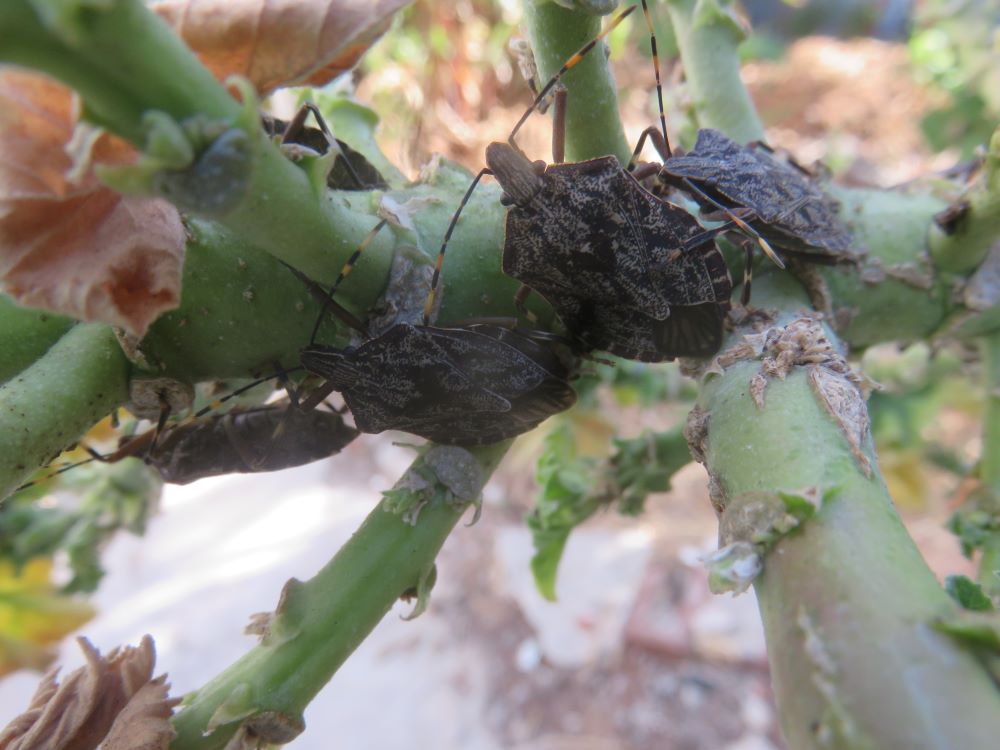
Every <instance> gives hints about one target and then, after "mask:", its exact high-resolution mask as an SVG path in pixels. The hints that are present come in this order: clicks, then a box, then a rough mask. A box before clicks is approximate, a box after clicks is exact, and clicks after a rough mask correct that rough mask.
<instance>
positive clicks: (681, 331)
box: [438, 4, 732, 362]
mask: <svg viewBox="0 0 1000 750" xmlns="http://www.w3.org/2000/svg"><path fill="white" fill-rule="evenodd" d="M644 5H645V4H644ZM634 10H635V6H632V7H630V8H628V9H626V10H625V11H623V12H622V13H620V14H619V15H618V16H616V18H615V19H614V20H613V21H612V23H611V24H610V25H609V26H608V27H607V28H606V29H605V30H604V31H603V32H602V33H601V34H600V35H599V36H597V37H596V38H595V39H593V40H592V41H590V42H588V44H586V45H585V46H584V47H583V48H581V49H580V51H579V52H577V53H576V54H575V55H573V57H571V58H570V59H569V60H568V61H567V62H566V63H565V64H564V65H563V66H562V68H561V69H560V70H559V71H558V72H557V73H556V74H555V75H554V76H553V77H552V78H551V79H549V81H548V82H547V83H546V84H545V86H544V87H542V89H541V90H540V91H539V92H538V94H537V96H536V97H535V100H534V102H533V104H532V105H531V107H530V108H529V109H528V110H527V111H526V112H525V114H524V115H523V116H522V117H521V119H520V120H518V122H517V124H516V125H515V126H514V128H513V130H512V131H511V133H510V135H509V136H508V139H507V143H492V144H490V145H489V146H488V147H487V149H486V164H487V167H486V168H485V169H483V170H481V171H480V173H479V174H478V175H477V176H476V178H475V179H474V180H473V182H472V184H471V185H470V187H469V189H468V191H467V192H466V195H465V197H464V198H463V200H462V203H461V204H460V205H459V207H458V210H457V211H456V213H455V215H454V216H453V218H452V221H451V224H450V225H449V227H448V230H447V231H446V232H445V237H444V240H443V242H442V246H441V250H440V251H439V255H438V265H439V267H440V264H441V258H442V257H443V256H444V252H445V248H446V247H447V243H448V240H449V238H450V236H451V233H452V231H453V230H454V227H455V224H456V223H457V221H458V217H459V215H460V214H461V211H462V208H463V207H464V205H465V204H466V202H467V201H468V199H469V196H470V195H471V193H472V190H473V189H474V188H475V186H476V184H477V183H478V182H479V180H480V179H481V178H482V176H483V175H486V174H492V175H493V176H494V177H496V179H497V181H498V182H499V183H500V185H501V186H502V187H503V189H504V197H503V202H504V203H505V204H506V205H508V206H509V207H510V208H509V210H508V213H507V219H506V226H505V229H506V234H505V240H504V250H503V270H504V272H505V273H506V274H508V275H509V276H512V277H513V278H516V279H518V280H519V281H521V282H522V284H524V285H525V287H527V288H529V289H534V290H536V291H538V292H539V293H540V294H541V295H542V296H543V297H545V299H546V300H547V301H548V302H549V303H550V304H551V305H552V306H553V307H554V308H555V310H556V312H557V313H558V314H559V317H560V318H561V319H562V321H563V322H564V323H565V325H566V327H567V328H568V329H569V331H570V333H571V335H572V336H573V337H574V339H575V340H576V342H577V343H578V345H579V346H580V348H583V349H590V348H596V349H603V350H605V351H609V352H612V353H614V354H618V355H620V356H622V357H626V358H629V359H639V360H643V361H648V362H659V361H663V360H667V359H673V358H675V357H678V356H707V355H709V354H712V353H714V352H715V351H717V350H718V348H719V346H720V345H721V343H722V332H723V319H724V317H725V313H726V310H727V309H728V306H729V296H730V294H731V292H732V282H731V280H730V278H729V271H728V268H727V267H726V264H725V261H724V259H723V257H722V254H721V252H720V251H719V249H718V248H717V247H716V245H715V243H714V242H713V240H712V233H710V232H705V230H704V229H703V228H702V227H701V225H700V224H699V223H698V222H697V220H696V219H695V218H694V217H693V216H691V215H690V214H689V213H688V212H687V211H685V210H684V209H683V208H680V207H678V206H675V205H673V204H671V203H668V202H666V201H663V200H661V199H659V198H658V197H656V196H654V195H653V194H651V193H650V192H649V191H647V190H645V189H644V188H643V187H642V186H641V185H640V184H639V183H638V182H637V181H636V180H635V179H634V178H633V177H632V175H631V174H629V173H628V172H627V171H626V170H625V169H624V168H623V167H622V166H621V165H620V164H619V163H618V161H617V159H615V158H614V157H612V156H607V157H601V158H597V159H592V160H590V161H585V162H581V163H575V164H574V163H571V164H561V163H556V164H553V165H549V166H546V165H545V163H544V162H531V161H530V160H529V159H528V158H527V157H526V156H525V155H524V153H523V152H521V151H520V149H518V147H517V146H516V145H515V143H514V138H515V136H516V134H517V132H518V130H519V129H520V128H521V126H522V125H523V124H524V123H525V121H526V120H527V118H528V116H529V115H530V114H531V113H532V112H533V111H534V110H535V109H537V108H538V105H539V103H540V102H541V101H543V100H544V98H545V97H546V96H547V95H548V94H549V92H551V91H552V90H553V89H554V88H555V87H556V85H557V83H558V82H559V80H560V78H561V77H562V76H563V75H564V74H565V73H566V72H567V71H569V70H570V69H571V68H572V67H573V66H574V65H576V63H577V62H578V61H579V60H580V59H582V57H583V56H584V55H586V54H587V53H588V52H589V51H590V50H591V49H593V48H594V47H595V45H596V44H597V43H598V42H599V41H600V40H601V39H602V38H603V37H604V36H606V35H607V34H608V33H609V32H610V31H611V30H612V29H613V28H614V27H615V26H617V25H618V24H619V23H620V22H621V21H622V20H623V19H624V18H625V17H626V16H628V14H629V13H631V12H632V11H634ZM555 102H556V112H557V115H558V113H559V112H560V109H561V108H562V107H563V106H564V105H565V101H564V98H561V97H559V96H557V97H556V99H555ZM555 122H556V123H559V122H561V118H560V117H558V116H557V117H556V118H555ZM563 138H564V133H563V132H562V129H561V128H559V127H556V128H554V134H553V154H554V161H556V162H560V161H561V155H562V152H563V148H562V142H563ZM523 296H524V295H523V292H522V293H521V294H519V299H523Z"/></svg>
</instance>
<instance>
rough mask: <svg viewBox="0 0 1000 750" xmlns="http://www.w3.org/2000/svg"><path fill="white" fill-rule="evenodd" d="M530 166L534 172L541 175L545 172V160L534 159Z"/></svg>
mask: <svg viewBox="0 0 1000 750" xmlns="http://www.w3.org/2000/svg"><path fill="white" fill-rule="evenodd" d="M531 166H532V168H533V169H534V170H535V174H538V175H541V174H544V173H545V162H544V161H536V162H532V163H531Z"/></svg>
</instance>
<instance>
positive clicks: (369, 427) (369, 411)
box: [301, 323, 576, 446]
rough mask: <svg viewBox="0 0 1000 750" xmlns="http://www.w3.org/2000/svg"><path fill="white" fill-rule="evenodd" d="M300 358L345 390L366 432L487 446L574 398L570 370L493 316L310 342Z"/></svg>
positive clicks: (537, 343) (540, 344) (401, 326)
mask: <svg viewBox="0 0 1000 750" xmlns="http://www.w3.org/2000/svg"><path fill="white" fill-rule="evenodd" d="M301 357H302V365H303V367H305V368H306V369H307V370H308V371H309V372H312V373H314V374H316V375H319V376H320V377H323V378H326V379H327V381H328V383H329V385H330V386H331V387H332V388H333V389H335V390H337V391H340V393H341V394H342V395H343V397H344V401H345V402H346V403H347V406H348V407H349V408H350V410H351V414H353V415H354V422H355V424H356V425H357V427H358V429H359V430H361V431H362V432H375V433H377V432H382V431H384V430H402V431H404V432H411V433H413V434H414V435H419V436H421V437H425V438H427V439H428V440H433V441H434V442H437V443H446V444H449V445H463V446H472V445H483V444H487V443H495V442H498V441H500V440H504V439H506V438H510V437H514V436H515V435H520V434H521V433H523V432H527V431H528V430H531V429H533V428H534V427H536V426H537V425H538V424H539V423H540V422H542V421H543V420H545V419H547V418H548V417H550V416H552V415H553V414H556V413H558V412H560V411H564V410H565V409H568V408H569V407H570V406H572V405H573V403H574V402H575V401H576V394H575V393H574V392H573V389H572V388H571V387H570V385H569V383H568V382H567V378H568V377H569V374H570V373H569V368H568V367H567V366H566V365H565V364H564V363H563V362H562V360H560V359H559V357H558V356H557V355H556V353H555V352H554V351H553V350H552V348H551V347H550V346H548V345H547V344H546V343H545V342H542V341H538V340H535V339H533V338H531V337H530V336H527V335H524V334H522V333H520V332H518V331H516V330H511V329H507V328H503V327H501V326H497V325H491V324H476V325H470V326H464V327H454V328H444V327H438V326H429V325H412V324H409V323H398V324H396V325H394V326H392V327H391V328H389V329H388V330H387V331H385V332H384V333H382V334H380V335H378V336H376V337H374V338H372V339H370V340H368V341H364V342H362V343H361V344H359V345H358V346H356V347H354V346H351V347H347V348H343V349H337V348H334V347H328V346H321V345H312V346H308V347H306V348H305V349H303V350H302V355H301Z"/></svg>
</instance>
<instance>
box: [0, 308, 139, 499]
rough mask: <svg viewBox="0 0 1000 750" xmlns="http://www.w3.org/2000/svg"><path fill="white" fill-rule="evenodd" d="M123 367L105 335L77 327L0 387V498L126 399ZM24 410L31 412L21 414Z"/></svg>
mask: <svg viewBox="0 0 1000 750" xmlns="http://www.w3.org/2000/svg"><path fill="white" fill-rule="evenodd" d="M128 372H129V363H128V361H127V360H126V359H125V355H124V354H122V350H121V348H120V347H119V346H118V342H117V341H116V340H115V336H114V334H113V333H112V331H111V329H110V328H109V327H108V326H106V325H101V324H98V323H89V324H80V325H77V326H75V327H73V328H72V329H70V331H69V332H68V333H66V335H64V336H63V337H62V338H61V339H59V341H58V342H57V343H56V344H55V345H54V346H52V348H50V349H49V350H48V351H47V352H45V354H44V355H42V356H41V357H40V358H39V359H38V360H36V361H35V362H34V364H32V365H31V366H30V367H28V368H27V369H25V370H23V371H22V372H21V373H20V374H19V375H17V376H16V377H14V378H12V379H11V380H9V381H7V382H6V383H4V385H3V386H2V387H0V419H2V421H3V429H2V430H0V498H2V497H6V496H7V495H8V493H10V492H11V491H12V490H13V489H14V488H16V487H17V486H18V485H20V484H21V483H22V482H24V481H25V480H26V479H27V478H28V477H29V476H30V475H31V473H32V472H33V471H34V470H35V469H36V468H37V467H38V466H41V465H42V464H44V463H45V462H46V461H48V460H49V459H51V458H52V457H53V454H54V453H58V452H59V451H60V450H62V449H63V448H65V447H67V446H68V445H70V444H71V443H73V442H75V441H76V440H78V439H79V437H80V435H82V434H83V433H84V432H85V431H86V430H87V428H89V427H90V426H91V425H93V424H94V423H95V422H97V420H99V419H100V418H101V417H103V416H105V415H107V414H108V413H110V412H111V410H112V409H114V408H115V407H116V406H118V405H119V404H121V403H123V402H124V401H125V399H126V398H127V396H128V391H127V382H128ZM26 405H30V406H31V407H32V408H27V407H26Z"/></svg>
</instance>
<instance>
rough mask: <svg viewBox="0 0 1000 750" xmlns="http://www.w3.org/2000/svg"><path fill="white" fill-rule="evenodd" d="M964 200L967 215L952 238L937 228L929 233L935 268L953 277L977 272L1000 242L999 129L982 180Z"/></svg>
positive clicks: (982, 171) (988, 153)
mask: <svg viewBox="0 0 1000 750" xmlns="http://www.w3.org/2000/svg"><path fill="white" fill-rule="evenodd" d="M962 200H965V201H967V202H968V213H967V214H966V216H965V217H964V218H963V219H961V220H959V221H958V223H957V225H956V228H955V231H954V232H953V233H952V234H945V233H944V232H943V231H942V230H941V228H940V227H939V226H937V224H932V225H931V228H930V232H929V240H930V250H931V256H932V257H933V258H934V263H935V265H937V266H938V268H941V269H942V270H945V271H951V272H953V273H968V272H970V271H973V270H975V269H976V267H977V266H978V265H979V264H980V263H981V262H982V261H983V259H984V258H985V257H986V254H987V253H988V252H989V251H990V248H991V247H993V245H995V244H996V242H997V241H998V239H1000V128H998V129H997V130H996V131H995V132H994V133H993V137H992V138H991V139H990V145H989V150H988V151H987V153H986V158H985V161H984V163H983V166H982V169H981V172H980V175H979V179H978V180H977V182H976V184H975V185H974V186H973V188H972V189H971V190H969V192H968V193H967V194H966V195H965V196H963V198H962Z"/></svg>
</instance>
